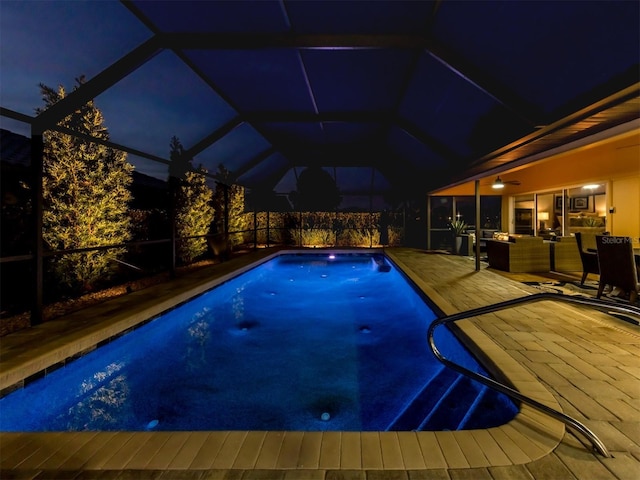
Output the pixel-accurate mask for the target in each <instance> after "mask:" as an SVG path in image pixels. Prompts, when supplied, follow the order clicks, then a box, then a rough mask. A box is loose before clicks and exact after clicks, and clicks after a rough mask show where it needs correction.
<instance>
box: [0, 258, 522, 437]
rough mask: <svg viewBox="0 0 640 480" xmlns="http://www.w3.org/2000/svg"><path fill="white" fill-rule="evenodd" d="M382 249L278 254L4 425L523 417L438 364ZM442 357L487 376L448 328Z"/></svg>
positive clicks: (416, 303)
mask: <svg viewBox="0 0 640 480" xmlns="http://www.w3.org/2000/svg"><path fill="white" fill-rule="evenodd" d="M433 318H435V315H434V313H433V312H432V311H431V310H429V308H428V307H427V306H426V304H425V302H424V301H423V299H422V298H421V297H420V296H419V295H418V294H417V293H416V292H415V291H414V290H413V288H412V287H411V286H410V285H409V284H408V283H407V282H406V280H405V279H404V277H403V276H402V274H401V273H400V272H399V271H397V270H396V269H395V268H394V267H393V265H391V264H390V263H389V262H388V261H387V260H386V259H385V258H384V257H382V256H380V255H361V254H348V255H335V256H333V258H331V257H330V255H329V254H328V253H322V254H319V255H309V254H305V255H280V256H278V257H276V258H274V259H273V260H271V261H269V262H267V263H264V264H262V265H260V266H258V267H256V268H254V269H252V270H250V271H249V272H247V273H245V274H243V275H241V276H238V277H236V278H234V279H232V280H230V281H228V282H226V283H224V284H223V285H220V286H219V287H217V288H215V289H214V290H212V291H210V292H208V293H206V294H204V295H201V296H199V297H197V298H195V299H193V300H192V301H190V302H188V303H186V304H184V305H182V306H180V307H178V308H175V309H173V310H171V311H169V312H167V313H166V314H164V315H163V316H162V317H160V318H158V319H155V320H154V321H152V322H149V323H147V324H146V325H144V326H142V327H140V328H138V329H137V330H136V331H135V332H133V333H130V334H128V335H126V336H123V337H120V338H118V339H117V340H114V341H113V342H111V343H109V344H108V345H105V346H103V347H101V348H100V349H98V350H97V351H95V352H93V353H90V354H87V355H85V356H84V357H82V358H80V359H78V360H76V361H75V362H73V363H71V364H70V365H68V366H67V367H65V368H62V369H59V370H57V371H55V372H53V373H51V374H50V375H47V376H46V377H44V378H42V379H40V380H37V381H35V382H32V383H31V384H29V385H28V386H27V387H25V388H24V389H22V390H19V391H16V392H14V393H12V394H10V395H8V396H6V397H5V398H3V399H2V400H0V429H2V430H5V431H14V430H25V431H43V430H63V431H66V430H151V429H153V430H222V429H225V430H307V431H316V430H355V431H366V430H372V431H381V430H443V429H449V430H454V429H458V428H486V427H491V426H495V425H500V424H502V423H505V422H507V421H509V420H510V419H511V418H512V417H513V416H514V415H515V413H516V408H515V406H514V405H513V404H512V403H511V402H510V401H509V400H508V399H506V398H504V397H502V396H500V395H497V394H494V393H492V392H488V391H486V390H484V388H483V387H482V386H480V385H477V384H474V383H473V382H471V381H469V380H466V379H464V378H460V377H459V376H458V375H457V374H455V373H453V372H449V371H446V370H444V369H443V367H442V366H441V365H440V364H439V363H437V362H436V360H435V359H434V358H433V356H432V354H431V353H430V351H429V350H428V348H427V345H426V340H425V334H426V330H427V327H428V323H429V322H430V321H431V320H433ZM441 331H442V333H441V334H440V336H441V338H438V339H437V340H438V342H439V343H438V344H439V345H440V346H441V350H442V351H443V353H445V354H446V355H447V356H448V357H450V358H454V359H456V361H458V362H459V363H462V364H464V365H465V366H467V367H468V368H471V369H473V370H476V371H480V372H483V370H482V369H481V367H480V366H479V365H478V364H477V363H476V362H475V361H474V359H473V358H472V357H471V355H469V353H468V352H467V351H466V350H465V349H464V348H462V346H461V345H460V344H459V343H458V342H457V340H455V338H454V337H453V335H451V334H449V333H448V332H446V331H445V330H444V329H441Z"/></svg>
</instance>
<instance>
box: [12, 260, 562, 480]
mask: <svg viewBox="0 0 640 480" xmlns="http://www.w3.org/2000/svg"><path fill="white" fill-rule="evenodd" d="M326 250H327V251H332V252H336V253H339V252H348V253H354V252H356V251H357V250H353V249H349V250H345V249H336V248H332V249H326ZM314 251H315V252H318V249H304V250H301V249H293V250H291V249H277V250H271V251H260V252H257V253H256V254H255V255H252V256H250V257H249V256H248V257H247V258H245V259H244V261H242V260H241V259H238V260H240V261H238V262H235V261H231V262H227V267H226V269H224V268H221V269H219V270H217V271H216V272H215V273H214V272H208V273H207V274H204V275H203V278H202V279H201V280H200V281H196V282H195V283H192V284H191V285H185V286H183V287H177V288H169V289H167V291H166V292H164V293H163V294H160V295H158V296H157V297H155V298H153V299H151V300H153V301H149V299H147V301H142V299H143V298H144V297H145V296H148V293H149V292H148V291H147V292H146V295H145V291H144V290H143V291H141V292H134V293H132V294H129V295H127V296H126V297H125V299H116V300H114V301H112V302H106V303H108V305H106V304H105V305H104V306H103V308H102V313H103V315H104V314H108V315H109V321H108V322H104V321H102V322H98V321H95V318H93V319H92V318H86V315H87V314H86V312H85V313H84V314H83V313H82V312H76V313H74V314H72V315H70V317H73V318H72V321H75V322H77V323H76V324H74V326H75V328H73V330H72V331H70V332H65V335H64V336H62V337H60V338H58V337H57V336H56V334H57V335H61V333H60V332H58V331H57V330H56V329H55V328H53V325H54V323H55V321H54V322H47V323H45V324H42V325H39V326H37V327H34V328H35V329H38V331H40V332H43V333H45V334H47V333H48V334H52V335H47V336H48V337H51V338H50V339H49V341H47V342H44V345H40V346H39V347H38V348H37V349H36V350H37V351H36V352H33V351H32V352H30V353H31V355H25V354H24V353H23V354H22V355H20V354H16V352H15V351H14V352H13V353H14V355H13V358H12V359H10V360H11V361H9V362H8V361H7V358H6V355H4V350H5V346H6V343H7V342H6V341H5V340H4V339H3V342H2V344H1V345H0V347H1V348H2V350H3V355H2V356H1V357H0V389H6V388H11V386H16V385H17V386H19V385H20V382H21V381H24V380H25V379H28V378H29V377H31V376H33V375H39V374H40V372H46V371H47V369H48V368H52V367H58V366H62V365H63V364H64V361H65V360H66V359H68V358H74V357H75V356H77V355H78V354H80V353H82V352H86V351H90V350H91V349H92V348H95V346H96V345H99V344H101V342H105V341H108V340H109V339H110V338H113V337H117V336H119V335H120V334H122V332H126V331H128V330H130V329H131V328H134V327H135V326H136V325H139V324H141V323H143V322H145V321H147V320H148V319H150V318H153V317H155V316H157V315H158V314H160V313H162V312H163V311H166V310H167V309H170V308H172V307H174V306H176V305H178V304H180V303H182V302H184V301H186V300H188V299H189V298H191V297H193V296H196V295H198V294H200V293H203V292H204V291H206V290H209V289H210V288H212V287H214V286H216V285H218V284H220V283H223V282H225V281H227V280H228V279H230V278H233V277H234V276H236V275H238V274H240V273H243V272H244V271H247V270H249V269H251V268H254V267H255V266H257V265H259V264H261V263H264V262H266V261H268V260H269V259H271V258H273V257H274V256H277V255H280V254H283V253H301V252H309V253H312V252H314ZM365 251H367V252H372V251H380V252H383V250H382V249H366V250H365ZM384 253H385V255H387V257H388V258H390V259H391V260H392V262H393V263H395V264H396V265H397V266H398V267H399V268H400V269H401V270H402V272H403V273H404V274H405V275H406V276H407V277H409V278H410V280H411V281H412V282H413V283H414V284H415V285H416V286H417V287H418V288H419V289H420V290H421V291H422V292H424V293H425V294H426V295H427V296H428V297H429V298H430V299H431V301H433V302H434V303H435V304H436V306H437V307H438V308H440V309H441V310H442V311H443V312H444V313H445V314H451V313H455V312H457V311H458V310H457V309H455V308H454V307H453V306H452V305H451V304H450V303H449V302H447V301H446V300H445V299H444V298H443V297H442V296H440V295H439V294H438V293H437V292H436V291H435V290H434V289H433V288H431V287H430V286H429V285H428V284H427V283H426V282H425V281H424V280H422V279H421V278H420V277H419V276H418V275H417V274H415V272H413V271H412V269H411V268H410V267H409V266H408V265H406V264H405V263H404V262H403V261H402V259H401V258H399V257H397V256H396V255H394V253H393V250H389V249H385V250H384ZM241 258H242V257H241ZM221 265H223V264H221ZM136 294H138V297H139V298H140V302H139V303H137V304H136V308H135V309H133V311H132V310H131V307H130V304H131V301H132V297H133V299H134V300H135V299H136ZM118 300H121V301H118ZM124 300H127V305H128V306H127V308H122V307H123V305H124V303H123V302H124ZM92 320H93V321H92ZM457 327H458V329H459V333H461V339H462V340H463V341H464V343H465V344H466V346H467V347H468V348H470V349H471V350H472V351H473V352H474V353H475V354H477V355H478V356H479V357H480V358H481V360H482V361H483V365H484V362H485V361H488V362H489V363H488V364H486V365H484V366H486V368H488V369H489V371H491V373H493V374H498V375H499V376H500V377H501V378H503V379H504V380H506V381H507V382H508V383H509V384H510V385H511V386H513V387H514V388H516V389H517V390H519V391H520V392H522V393H523V394H525V395H528V396H530V397H532V398H535V399H536V400H538V401H540V402H542V403H544V404H545V405H548V406H550V407H551V408H554V409H556V410H561V407H560V405H559V403H558V402H557V401H556V399H555V397H554V396H553V395H552V394H551V393H550V392H549V391H548V390H547V389H546V388H545V387H544V386H543V385H542V384H541V383H540V382H539V381H538V380H537V379H536V378H535V377H534V376H533V375H532V374H531V373H529V371H527V370H526V369H525V368H524V367H523V366H521V365H520V364H519V363H518V362H517V361H516V360H515V359H513V358H512V357H511V356H510V355H509V354H508V353H506V352H505V351H504V350H503V349H502V348H501V347H499V346H498V345H497V344H496V343H495V342H494V341H493V340H492V339H491V338H489V337H488V336H487V334H485V333H484V332H482V331H481V330H480V329H479V328H477V327H476V326H474V325H473V323H472V321H467V320H465V321H462V322H460V323H459V324H458V325H457ZM12 335H14V334H12ZM8 337H11V335H10V336H8ZM18 337H19V335H18V336H16V337H13V338H18ZM4 338H5V339H6V338H7V337H4ZM11 340H12V339H9V341H11ZM18 343H20V342H18ZM8 349H9V350H11V347H10V346H9V347H8ZM496 365H499V370H500V371H499V372H497V371H496ZM20 377H21V378H20ZM564 432H565V427H564V425H563V424H562V423H561V422H559V421H557V420H555V419H553V418H550V417H548V416H546V415H543V414H542V413H540V412H538V411H536V410H534V409H533V408H531V407H529V406H527V405H522V406H521V410H520V412H519V413H518V414H517V415H516V416H515V418H514V419H513V420H511V421H510V422H508V423H506V424H504V425H501V426H498V427H493V428H490V429H481V430H463V431H454V432H446V431H444V432H284V431H283V432H275V431H274V432H245V431H243V432H240V431H216V432H62V433H61V432H49V433H20V432H18V433H9V432H0V442H2V446H3V450H4V452H5V453H3V460H2V464H1V467H2V468H3V469H27V468H34V464H33V449H32V448H19V445H22V444H24V442H26V443H27V444H30V445H31V446H32V447H33V445H40V444H41V443H47V442H50V441H54V440H53V439H57V441H60V439H66V440H68V441H72V439H76V440H77V441H81V440H83V439H85V441H86V442H87V447H86V448H87V452H89V451H92V450H91V449H92V448H93V449H95V448H97V449H99V448H100V445H104V444H105V443H112V442H116V443H117V444H122V445H125V444H128V445H129V446H130V447H131V448H130V449H128V450H132V451H133V453H130V455H132V456H133V455H135V452H136V451H138V450H137V449H136V448H134V447H135V446H138V449H140V448H142V446H143V445H145V444H149V443H150V444H155V443H159V444H160V445H165V444H170V443H171V438H173V437H175V438H176V439H177V438H180V437H181V436H184V435H185V434H186V433H189V437H188V438H189V439H190V441H192V442H194V443H196V444H198V445H200V449H199V452H205V453H206V452H208V453H209V455H207V456H206V458H205V456H203V458H202V459H201V460H200V461H198V458H199V457H196V458H193V459H191V461H190V462H189V463H188V464H187V462H186V461H185V462H184V464H180V463H179V462H173V464H172V465H165V467H166V468H175V469H207V468H242V469H251V468H269V469H298V468H305V469H327V468H331V469H349V470H354V469H356V470H357V469H362V470H364V469H367V470H370V469H380V470H386V469H388V470H404V469H407V468H412V469H418V470H419V469H437V468H469V467H488V466H506V465H518V464H524V463H529V462H531V461H534V460H537V459H539V458H541V457H543V456H545V455H547V454H549V453H550V452H551V451H553V449H554V448H555V447H556V446H557V445H558V444H559V443H560V441H561V440H562V438H563V436H564ZM85 437H86V438H85ZM176 441H177V440H176ZM183 441H186V440H183ZM89 445H91V446H92V447H91V448H89ZM7 449H8V450H7ZM14 450H15V451H14ZM232 451H233V452H235V453H234V454H233V455H232V454H231V453H230V452H232ZM7 452H10V453H12V455H9V456H8V457H7V456H6V455H5V454H6V453H7ZM203 455H204V454H203ZM163 456H164V457H166V452H165V453H163V450H162V448H160V446H158V447H157V448H156V450H154V451H153V453H152V454H151V458H150V459H149V458H147V459H146V460H145V463H144V465H142V463H141V464H140V465H139V466H138V467H139V468H143V469H152V468H158V465H162V458H163ZM5 457H6V458H5ZM115 457H117V455H116V456H115ZM30 458H31V461H30V460H29V459H30ZM92 458H95V455H93V456H89V457H88V458H86V459H77V460H78V461H82V466H83V468H84V469H102V468H105V467H106V466H108V467H113V468H116V467H118V463H117V462H116V461H115V460H114V457H112V458H111V459H107V460H104V461H103V462H98V461H95V462H92ZM229 459H230V460H229ZM121 461H122V462H124V463H123V464H122V465H120V466H119V467H118V468H122V467H123V466H124V465H125V464H126V465H128V468H130V466H131V458H130V457H127V458H124V457H123V458H122V459H121ZM45 463H46V462H45ZM39 468H47V467H46V465H45V466H40V467H39Z"/></svg>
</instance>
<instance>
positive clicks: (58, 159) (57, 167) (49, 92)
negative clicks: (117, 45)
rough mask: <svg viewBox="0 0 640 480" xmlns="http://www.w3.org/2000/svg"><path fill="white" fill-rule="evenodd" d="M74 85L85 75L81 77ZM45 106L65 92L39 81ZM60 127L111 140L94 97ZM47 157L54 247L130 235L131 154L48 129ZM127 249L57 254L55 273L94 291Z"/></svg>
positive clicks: (47, 225)
mask: <svg viewBox="0 0 640 480" xmlns="http://www.w3.org/2000/svg"><path fill="white" fill-rule="evenodd" d="M76 82H77V85H76V86H75V89H77V88H78V87H80V85H82V83H83V82H84V78H83V77H80V78H78V79H76ZM40 90H41V93H42V98H43V100H44V102H45V107H44V109H37V110H36V111H37V112H38V113H40V112H42V111H43V110H45V109H47V108H49V107H50V106H51V105H53V104H55V103H56V102H58V101H60V100H62V99H63V98H64V97H65V96H66V92H65V89H64V87H63V86H61V85H60V86H59V87H58V89H57V90H54V89H53V88H50V87H47V86H46V85H44V84H40ZM59 125H61V126H64V127H67V128H69V129H71V130H73V131H76V132H78V133H82V134H86V135H90V136H92V137H96V138H99V139H103V140H109V133H108V131H107V128H106V126H105V125H104V118H103V116H102V113H101V112H100V110H99V109H98V108H97V107H96V106H95V104H94V102H93V101H89V102H87V103H86V104H85V105H83V106H82V107H80V108H78V109H77V110H76V111H75V112H74V113H72V114H71V115H69V116H67V117H65V118H64V119H63V120H62V121H60V122H59ZM43 137H44V155H43V197H44V213H43V239H44V241H45V243H46V245H47V246H48V248H49V249H52V250H68V249H78V248H85V247H97V246H104V245H118V244H121V243H123V242H125V241H127V240H128V239H129V238H130V219H129V217H128V215H127V213H128V208H129V202H130V200H131V193H130V191H129V186H130V184H131V181H132V172H133V166H132V165H131V164H129V163H127V154H126V153H125V152H121V151H119V150H114V149H112V148H109V147H106V146H104V145H100V144H98V143H94V142H89V141H86V140H83V139H80V138H78V137H75V136H72V135H67V134H63V133H58V132H54V131H51V130H48V131H46V132H45V134H44V136H43ZM124 253H125V249H123V248H117V249H110V250H101V251H91V252H82V253H72V254H66V255H62V256H58V257H55V260H54V261H53V264H52V272H51V273H52V274H53V275H54V276H55V278H56V280H57V283H58V285H61V286H63V287H65V288H68V289H71V290H72V291H75V292H83V291H89V290H92V289H93V288H94V287H95V285H96V283H97V282H98V281H100V280H106V279H107V278H108V277H109V276H110V274H111V273H112V272H113V266H114V265H115V263H114V261H113V260H114V259H117V258H118V257H120V256H122V255H123V254H124Z"/></svg>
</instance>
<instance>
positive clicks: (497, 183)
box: [491, 177, 504, 190]
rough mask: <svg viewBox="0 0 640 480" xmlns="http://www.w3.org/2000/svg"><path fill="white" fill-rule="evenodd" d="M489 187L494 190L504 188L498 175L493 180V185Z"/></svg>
mask: <svg viewBox="0 0 640 480" xmlns="http://www.w3.org/2000/svg"><path fill="white" fill-rule="evenodd" d="M491 188H495V189H496V190H497V189H499V188H504V182H503V181H502V179H501V178H500V177H498V178H496V179H495V181H494V182H493V185H491Z"/></svg>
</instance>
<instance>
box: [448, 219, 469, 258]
mask: <svg viewBox="0 0 640 480" xmlns="http://www.w3.org/2000/svg"><path fill="white" fill-rule="evenodd" d="M450 228H451V231H452V232H453V235H454V237H455V253H456V254H459V253H460V247H462V234H463V233H464V232H465V231H466V229H467V224H466V223H465V221H464V220H460V219H458V220H454V221H453V222H451V227H450Z"/></svg>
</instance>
